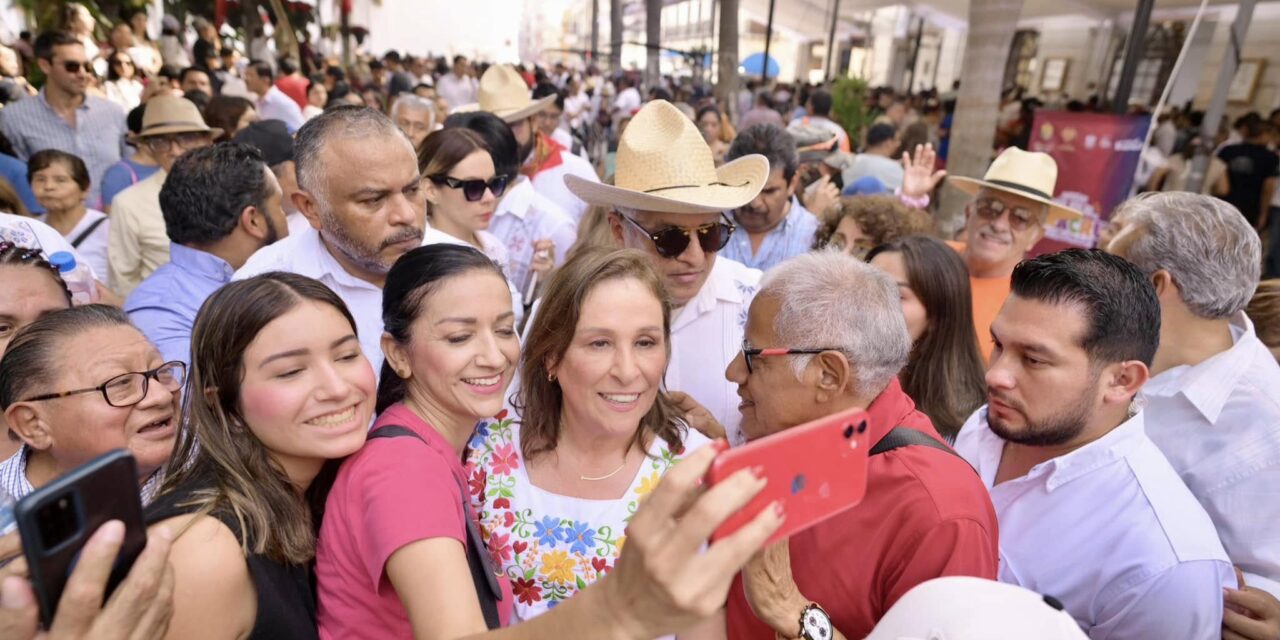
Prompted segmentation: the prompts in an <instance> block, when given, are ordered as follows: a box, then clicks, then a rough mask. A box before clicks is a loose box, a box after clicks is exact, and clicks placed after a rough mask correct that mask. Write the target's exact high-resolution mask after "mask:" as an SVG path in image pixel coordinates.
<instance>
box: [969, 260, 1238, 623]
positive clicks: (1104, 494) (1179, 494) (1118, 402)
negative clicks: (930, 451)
mask: <svg viewBox="0 0 1280 640" xmlns="http://www.w3.org/2000/svg"><path fill="white" fill-rule="evenodd" d="M1011 287H1012V291H1011V294H1010V296H1009V298H1008V300H1006V301H1005V303H1004V305H1003V307H1002V308H1001V309H1000V313H999V315H998V316H997V317H996V318H995V320H994V321H993V322H992V324H991V338H992V341H993V343H994V351H993V353H992V359H991V366H990V368H989V369H988V370H987V379H986V381H987V401H988V404H987V406H985V407H982V408H980V409H979V410H978V411H977V412H975V413H974V415H973V416H972V417H970V418H969V421H968V422H967V423H966V424H965V426H964V428H963V429H961V431H960V434H959V436H957V438H956V451H957V452H959V453H960V455H962V456H964V458H965V459H966V460H968V461H969V463H970V464H972V465H973V467H974V469H975V470H976V471H977V472H978V475H979V476H980V478H981V479H982V482H983V484H985V485H986V486H987V487H988V489H989V490H990V492H991V501H992V503H993V504H994V505H995V508H996V515H997V517H998V518H999V522H1000V573H999V576H998V578H999V579H1000V580H1001V581H1002V582H1008V583H1012V584H1016V585H1019V586H1022V587H1025V588H1028V589H1031V590H1033V591H1036V592H1037V593H1045V594H1052V595H1053V596H1054V597H1055V598H1057V599H1058V600H1060V601H1061V602H1062V604H1063V605H1064V606H1065V608H1066V610H1067V612H1069V613H1070V614H1071V616H1072V617H1073V618H1075V620H1076V622H1077V623H1078V624H1079V625H1080V626H1081V628H1083V629H1084V631H1085V632H1086V633H1087V634H1089V637H1090V638H1093V640H1105V639H1112V638H1115V639H1119V638H1124V639H1126V640H1144V639H1150V640H1156V639H1164V638H1218V637H1220V635H1221V633H1222V618H1223V591H1222V590H1223V588H1225V587H1230V586H1234V585H1235V584H1236V580H1235V576H1234V575H1233V573H1232V568H1231V564H1230V562H1229V561H1228V560H1227V554H1226V551H1225V550H1224V549H1223V547H1222V543H1221V542H1220V541H1219V539H1218V534H1217V532H1216V531H1215V530H1214V526H1213V521H1212V520H1210V519H1209V515H1208V514H1207V513H1206V512H1205V510H1204V508H1203V507H1201V506H1200V503H1199V502H1197V501H1196V498H1195V496H1193V495H1192V493H1191V491H1190V490H1189V489H1187V486H1186V485H1185V484H1183V482H1182V480H1181V479H1179V477H1178V474H1177V472H1176V471H1175V470H1174V468H1173V466H1172V465H1171V464H1170V463H1169V461H1168V460H1167V459H1166V458H1165V457H1164V455H1163V454H1161V452H1160V449H1158V448H1157V447H1156V445H1155V443H1153V442H1152V441H1151V439H1150V438H1148V437H1147V435H1146V431H1145V429H1146V427H1145V418H1146V412H1145V411H1143V410H1142V407H1141V403H1135V402H1134V399H1135V396H1137V394H1138V392H1139V390H1141V389H1142V387H1143V385H1145V384H1146V383H1147V380H1148V378H1149V377H1150V367H1151V363H1152V361H1153V359H1154V357H1155V354H1156V346H1157V344H1158V343H1159V339H1160V302H1159V300H1158V299H1157V297H1156V291H1155V288H1154V287H1153V286H1152V285H1151V283H1150V281H1148V280H1147V279H1146V278H1145V277H1144V276H1143V274H1142V272H1141V271H1139V270H1138V269H1137V267H1135V266H1133V265H1132V264H1130V263H1128V262H1126V261H1125V260H1124V259H1123V258H1119V257H1116V256H1113V255H1110V254H1106V253H1103V252H1101V251H1097V250H1084V249H1068V250H1066V251H1061V252H1058V253H1054V254H1049V255H1045V256H1041V257H1038V258H1035V259H1032V260H1027V261H1025V262H1023V263H1021V264H1019V265H1018V266H1017V268H1015V269H1014V270H1013V275H1012V279H1011ZM1160 426H1164V425H1156V424H1153V425H1152V428H1153V429H1154V428H1158V427H1160Z"/></svg>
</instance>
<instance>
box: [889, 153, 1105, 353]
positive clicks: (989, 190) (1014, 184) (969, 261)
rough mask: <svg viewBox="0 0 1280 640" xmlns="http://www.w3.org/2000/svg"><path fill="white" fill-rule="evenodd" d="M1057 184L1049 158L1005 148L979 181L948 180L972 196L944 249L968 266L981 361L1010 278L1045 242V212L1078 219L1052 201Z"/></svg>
mask: <svg viewBox="0 0 1280 640" xmlns="http://www.w3.org/2000/svg"><path fill="white" fill-rule="evenodd" d="M1057 182H1058V163H1057V162H1055V161H1054V159H1053V157H1052V156H1050V155H1049V154H1047V153H1037V152H1027V151H1023V150H1022V149H1018V148H1017V147H1010V148H1008V149H1005V150H1004V152H1003V153H1001V154H1000V156H999V157H997V158H996V159H995V160H994V161H992V163H991V167H990V168H988V169H987V173H986V175H985V176H983V178H982V179H981V180H975V179H973V178H966V177H953V178H951V179H950V180H948V183H950V184H952V185H955V187H956V188H958V189H960V190H961V191H964V192H965V193H967V194H969V195H971V196H973V199H972V200H970V201H969V203H968V204H967V205H965V208H964V220H965V226H964V231H963V232H961V235H960V240H961V241H960V242H948V243H947V244H950V245H951V247H952V248H953V249H955V250H956V251H958V252H959V253H960V256H961V257H963V258H964V260H965V264H966V265H967V266H968V267H969V284H970V286H971V288H972V290H973V325H974V330H975V331H976V332H977V335H978V346H979V348H981V349H982V357H983V358H986V359H988V360H990V359H991V338H990V327H991V321H992V320H994V319H995V317H996V313H998V312H999V311H1000V305H1002V304H1004V300H1005V298H1007V297H1009V275H1010V274H1012V273H1013V268H1014V267H1015V266H1017V264H1018V262H1019V261H1021V260H1022V259H1023V258H1024V257H1025V256H1026V255H1027V252H1028V251H1030V250H1031V248H1032V247H1034V246H1035V245H1036V243H1037V242H1039V241H1040V238H1043V237H1044V223H1045V221H1046V220H1047V219H1048V217H1049V212H1050V210H1052V209H1058V210H1061V211H1063V212H1066V213H1067V214H1068V215H1080V214H1079V213H1078V212H1076V211H1074V210H1072V209H1069V208H1067V207H1063V206H1062V205H1059V204H1057V203H1055V202H1054V201H1053V192H1054V187H1055V186H1056V185H1057ZM905 189H906V187H905V185H904V190H905Z"/></svg>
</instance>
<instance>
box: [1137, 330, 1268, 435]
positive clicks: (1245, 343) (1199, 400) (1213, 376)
mask: <svg viewBox="0 0 1280 640" xmlns="http://www.w3.org/2000/svg"><path fill="white" fill-rule="evenodd" d="M1228 326H1229V327H1230V330H1231V337H1232V339H1233V341H1234V344H1232V346H1231V348H1230V349H1227V350H1226V351H1223V352H1221V353H1217V354H1214V355H1213V356H1211V357H1210V358H1208V359H1206V360H1205V361H1203V362H1201V363H1200V364H1197V365H1195V366H1186V365H1183V366H1181V367H1174V368H1173V369H1170V370H1168V371H1165V372H1162V373H1161V374H1160V375H1158V376H1156V378H1155V380H1153V381H1152V382H1154V383H1155V384H1154V385H1153V384H1151V383H1148V390H1147V392H1146V395H1149V396H1153V397H1156V396H1159V397H1163V396H1175V395H1178V394H1181V395H1182V396H1183V397H1185V398H1186V399H1187V401H1188V402H1190V403H1191V405H1192V406H1194V407H1195V408H1196V410H1197V411H1199V412H1200V414H1201V415H1202V416H1204V419H1205V420H1208V421H1209V423H1210V424H1214V423H1216V422H1217V421H1218V417H1219V416H1221V415H1222V409H1223V407H1225V406H1226V404H1227V399H1228V398H1230V397H1231V392H1232V391H1233V390H1234V389H1235V388H1236V387H1237V386H1238V385H1239V382H1240V377H1241V376H1243V375H1244V374H1245V372H1246V371H1248V369H1249V361H1250V359H1251V357H1252V355H1253V351H1254V350H1255V349H1256V348H1259V347H1261V346H1262V343H1261V341H1259V340H1258V335H1257V333H1255V332H1254V328H1253V322H1251V321H1250V320H1249V317H1248V316H1246V315H1245V313H1244V311H1237V312H1236V313H1235V314H1234V315H1232V316H1231V320H1230V323H1229V325H1228Z"/></svg>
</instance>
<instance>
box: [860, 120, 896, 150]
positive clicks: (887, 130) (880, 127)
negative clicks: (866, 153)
mask: <svg viewBox="0 0 1280 640" xmlns="http://www.w3.org/2000/svg"><path fill="white" fill-rule="evenodd" d="M897 133H898V130H897V129H895V128H894V126H893V125H891V124H889V123H887V122H881V123H879V124H873V125H871V128H870V129H867V146H868V147H876V146H880V145H882V144H884V143H886V142H888V141H890V140H893V136H895V135H897Z"/></svg>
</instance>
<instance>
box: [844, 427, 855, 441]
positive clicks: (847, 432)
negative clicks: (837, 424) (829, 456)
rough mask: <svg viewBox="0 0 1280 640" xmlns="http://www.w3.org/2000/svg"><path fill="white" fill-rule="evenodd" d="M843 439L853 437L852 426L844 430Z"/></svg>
mask: <svg viewBox="0 0 1280 640" xmlns="http://www.w3.org/2000/svg"><path fill="white" fill-rule="evenodd" d="M844 437H845V439H846V440H848V439H849V438H852V437H853V425H849V426H847V427H845V428H844Z"/></svg>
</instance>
